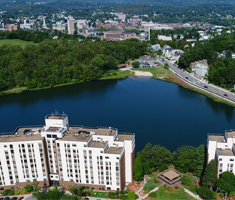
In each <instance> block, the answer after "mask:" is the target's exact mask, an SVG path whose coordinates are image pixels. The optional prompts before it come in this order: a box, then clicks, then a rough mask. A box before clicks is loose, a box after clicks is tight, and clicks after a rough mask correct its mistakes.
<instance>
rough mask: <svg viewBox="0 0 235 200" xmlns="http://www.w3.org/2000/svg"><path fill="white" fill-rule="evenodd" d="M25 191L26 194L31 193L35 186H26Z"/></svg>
mask: <svg viewBox="0 0 235 200" xmlns="http://www.w3.org/2000/svg"><path fill="white" fill-rule="evenodd" d="M24 190H25V192H31V191H32V190H33V186H32V185H26V186H25V187H24Z"/></svg>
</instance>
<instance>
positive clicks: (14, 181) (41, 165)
mask: <svg viewBox="0 0 235 200" xmlns="http://www.w3.org/2000/svg"><path fill="white" fill-rule="evenodd" d="M134 157H135V135H134V134H124V133H118V129H115V128H112V127H109V128H105V127H96V128H86V127H83V126H69V122H68V116H67V115H65V114H51V115H47V116H46V117H45V126H43V127H23V128H22V127H19V128H17V129H16V130H15V132H14V134H12V135H10V134H8V135H1V136H0V188H1V189H21V188H23V187H24V186H26V185H27V184H30V183H32V182H33V180H34V179H37V181H39V183H40V186H41V187H43V186H50V185H51V184H53V183H57V184H58V185H59V186H60V187H63V188H65V189H69V188H70V187H71V186H74V185H76V184H78V185H84V186H85V187H86V188H92V189H95V190H123V189H124V187H125V186H126V185H127V184H128V183H130V182H132V179H133V175H132V174H133V172H132V167H133V166H132V165H133V161H134Z"/></svg>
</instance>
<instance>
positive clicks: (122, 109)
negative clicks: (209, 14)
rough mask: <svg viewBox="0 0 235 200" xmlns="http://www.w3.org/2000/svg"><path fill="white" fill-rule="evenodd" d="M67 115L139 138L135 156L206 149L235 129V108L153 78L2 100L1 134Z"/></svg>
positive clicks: (71, 119)
mask: <svg viewBox="0 0 235 200" xmlns="http://www.w3.org/2000/svg"><path fill="white" fill-rule="evenodd" d="M54 110H59V111H60V112H62V111H64V112H65V113H66V114H68V116H69V123H70V124H76V125H85V126H113V127H117V128H118V129H119V131H121V132H133V133H135V134H136V150H137V151H138V150H141V149H142V148H143V147H144V145H145V144H146V143H148V142H152V143H153V144H161V145H163V146H166V147H167V148H169V149H170V150H172V151H173V150H175V149H176V148H177V147H179V146H181V145H186V144H187V145H194V146H199V145H200V144H202V143H203V144H205V143H206V141H207V134H208V133H224V131H225V130H227V129H232V128H235V123H234V122H235V116H234V114H233V113H234V108H232V107H230V106H228V105H225V104H221V103H217V102H214V101H213V100H211V99H209V98H207V97H205V96H203V95H200V94H197V93H195V92H192V91H190V90H187V89H185V88H183V87H180V86H178V85H175V84H173V83H169V82H164V81H159V80H156V79H152V78H140V77H138V78H133V77H129V78H127V79H124V80H108V81H94V82H89V83H83V84H76V85H69V86H63V87H58V88H52V89H47V90H39V91H31V92H29V91H26V92H23V93H21V94H13V95H7V96H1V97H0V124H1V127H0V132H5V131H13V130H14V129H15V128H16V127H17V126H23V125H38V124H39V125H40V124H44V116H45V115H46V114H48V113H51V112H52V111H54Z"/></svg>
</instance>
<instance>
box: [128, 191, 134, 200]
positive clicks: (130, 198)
mask: <svg viewBox="0 0 235 200" xmlns="http://www.w3.org/2000/svg"><path fill="white" fill-rule="evenodd" d="M127 197H128V199H129V200H135V199H136V197H135V193H134V192H133V191H130V192H128V195H127Z"/></svg>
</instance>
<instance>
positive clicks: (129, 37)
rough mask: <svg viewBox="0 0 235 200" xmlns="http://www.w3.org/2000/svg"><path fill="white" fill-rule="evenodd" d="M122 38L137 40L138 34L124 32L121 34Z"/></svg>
mask: <svg viewBox="0 0 235 200" xmlns="http://www.w3.org/2000/svg"><path fill="white" fill-rule="evenodd" d="M121 38H122V39H123V40H128V39H131V38H136V34H135V33H132V32H123V33H122V34H121Z"/></svg>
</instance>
